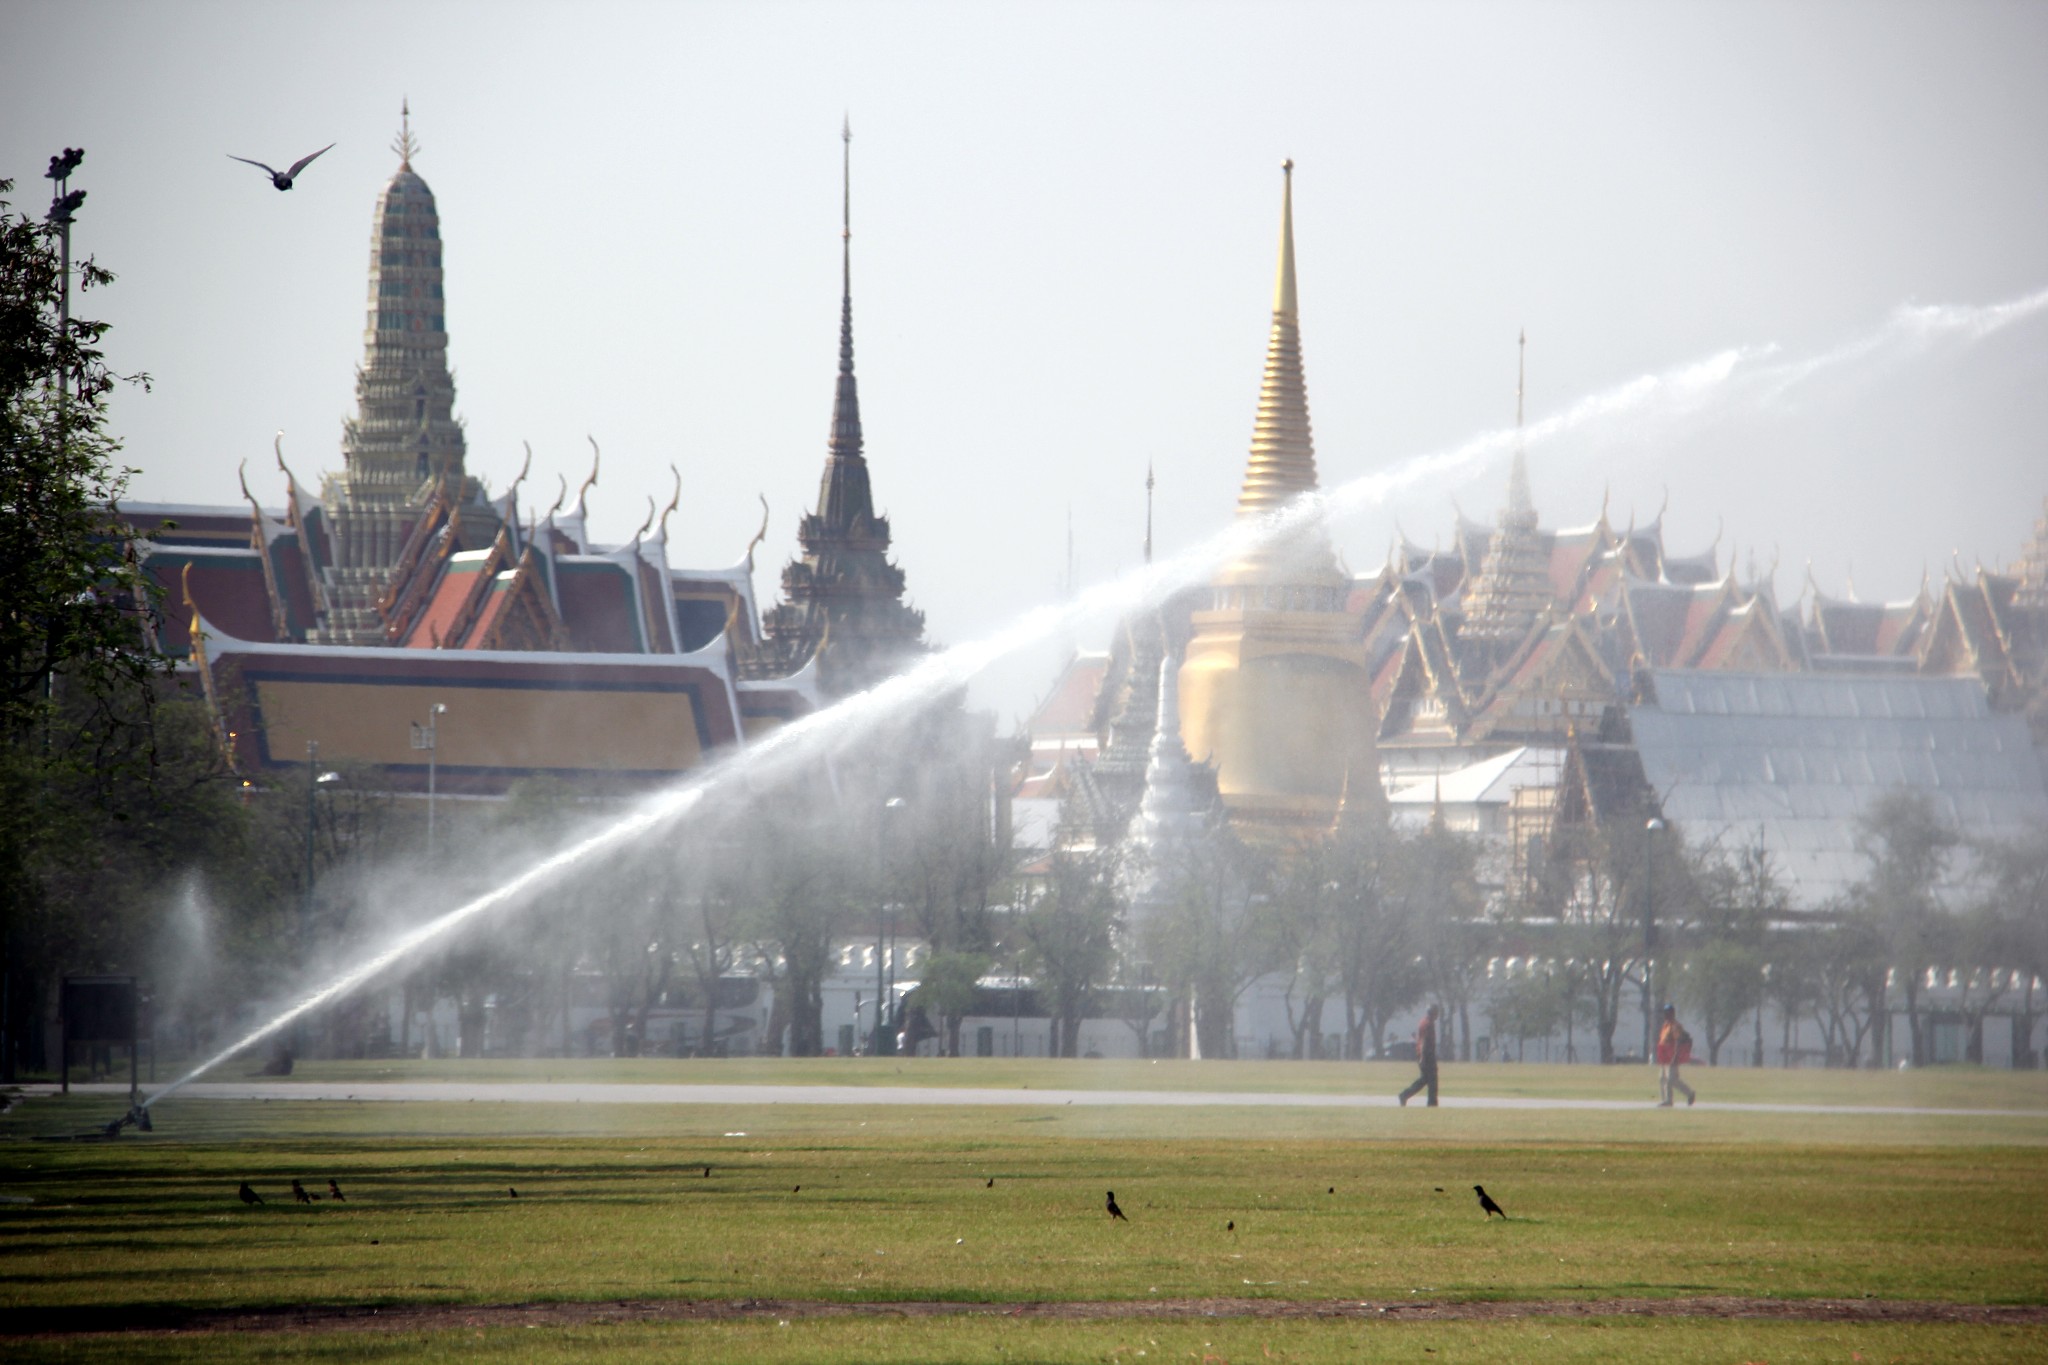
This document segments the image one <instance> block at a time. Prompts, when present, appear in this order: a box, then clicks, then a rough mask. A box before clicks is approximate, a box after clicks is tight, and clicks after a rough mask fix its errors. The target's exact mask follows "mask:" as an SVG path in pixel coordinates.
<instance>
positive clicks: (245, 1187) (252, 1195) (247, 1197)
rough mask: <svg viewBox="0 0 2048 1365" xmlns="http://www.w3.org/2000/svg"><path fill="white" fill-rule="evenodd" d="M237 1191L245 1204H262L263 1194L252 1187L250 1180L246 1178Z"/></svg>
mask: <svg viewBox="0 0 2048 1365" xmlns="http://www.w3.org/2000/svg"><path fill="white" fill-rule="evenodd" d="M235 1193H236V1194H238V1195H240V1196H241V1197H242V1202H243V1203H244V1204H260V1203H262V1202H263V1196H262V1195H260V1194H258V1193H256V1191H254V1190H252V1189H250V1188H249V1182H248V1181H246V1180H244V1181H243V1182H242V1188H241V1189H239V1190H236V1191H235Z"/></svg>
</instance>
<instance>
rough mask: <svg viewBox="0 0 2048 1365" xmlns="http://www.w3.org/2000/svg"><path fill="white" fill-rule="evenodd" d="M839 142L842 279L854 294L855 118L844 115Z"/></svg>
mask: <svg viewBox="0 0 2048 1365" xmlns="http://www.w3.org/2000/svg"><path fill="white" fill-rule="evenodd" d="M839 140H840V141H841V142H842V143H844V144H845V148H844V151H843V153H842V158H843V159H842V162H841V165H840V168H839V193H840V204H839V240H840V243H841V246H840V279H841V282H842V283H843V284H844V285H845V286H846V293H848V294H849V295H850V294H852V293H853V118H852V116H851V115H842V116H841V117H840V122H839Z"/></svg>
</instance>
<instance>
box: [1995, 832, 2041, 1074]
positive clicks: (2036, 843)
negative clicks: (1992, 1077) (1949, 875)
mask: <svg viewBox="0 0 2048 1365" xmlns="http://www.w3.org/2000/svg"><path fill="white" fill-rule="evenodd" d="M1977 853H1978V857H1979V859H1980V865H1981V867H1982V869H1983V872H1984V878H1985V887H1984V897H1983V901H1982V909H1981V912H1980V913H1982V914H1983V915H1984V916H1985V917H1986V918H1987V919H1988V920H1989V921H1990V922H1991V923H1992V924H1994V925H1996V926H1997V928H1996V934H1997V939H1998V944H1999V950H2000V955H2001V956H2002V957H2004V959H2005V962H2004V964H2003V965H2004V966H2005V967H2006V968H2007V969H2008V971H2009V972H2015V973H2016V974H2017V975H2018V976H2019V978H2020V979H2019V981H2018V983H2017V985H2018V988H2019V992H2020V1005H2019V1014H2018V1016H2017V1018H2016V1019H2015V1020H2014V1030H2013V1059H2012V1064H2013V1065H2014V1066H2016V1067H2032V1066H2036V1065H2038V1064H2039V1058H2038V1057H2037V1056H2036V1055H2035V1053H2034V1011H2035V1003H2034V1002H2035V995H2036V989H2035V983H2036V982H2038V981H2040V980H2041V979H2043V978H2044V977H2048V826H2037V827H2036V828H2034V829H2032V830H2029V831H2028V832H2026V833H2025V834H2022V835H2018V836H2015V837H2013V838H2010V839H2002V840H1994V841H1989V842H1986V843H1984V844H1981V845H1979V846H1978V850H1977Z"/></svg>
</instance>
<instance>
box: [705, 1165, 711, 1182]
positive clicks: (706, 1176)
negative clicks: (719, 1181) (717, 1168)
mask: <svg viewBox="0 0 2048 1365" xmlns="http://www.w3.org/2000/svg"><path fill="white" fill-rule="evenodd" d="M704 1178H705V1179H706V1180H709V1179H710V1178H711V1168H710V1167H709V1166H706V1167H705V1168H704Z"/></svg>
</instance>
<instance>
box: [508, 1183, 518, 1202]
mask: <svg viewBox="0 0 2048 1365" xmlns="http://www.w3.org/2000/svg"><path fill="white" fill-rule="evenodd" d="M505 1193H506V1194H509V1195H511V1196H512V1197H513V1198H514V1199H517V1198H518V1197H519V1191H517V1190H515V1189H513V1188H512V1187H511V1186H510V1185H507V1186H506V1187H505Z"/></svg>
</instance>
